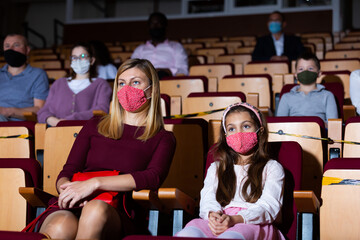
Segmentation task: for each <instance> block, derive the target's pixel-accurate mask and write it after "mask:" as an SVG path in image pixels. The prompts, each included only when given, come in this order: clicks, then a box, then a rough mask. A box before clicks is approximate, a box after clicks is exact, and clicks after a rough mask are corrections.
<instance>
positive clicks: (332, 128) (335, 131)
mask: <svg viewBox="0 0 360 240" xmlns="http://www.w3.org/2000/svg"><path fill="white" fill-rule="evenodd" d="M342 123H343V122H342V119H341V118H339V119H328V138H331V139H333V140H339V139H342ZM330 148H339V150H340V152H339V154H340V157H341V156H342V155H341V154H342V144H341V143H329V144H328V160H330Z"/></svg>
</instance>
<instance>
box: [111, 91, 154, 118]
mask: <svg viewBox="0 0 360 240" xmlns="http://www.w3.org/2000/svg"><path fill="white" fill-rule="evenodd" d="M150 87H151V85H150V86H148V87H147V88H145V89H144V90H142V89H139V88H134V87H130V86H127V85H126V86H124V87H122V88H121V89H120V90H119V91H118V92H117V97H118V99H119V103H120V104H121V106H122V107H123V108H124V109H125V110H126V111H128V112H135V111H136V110H138V109H139V108H141V107H142V106H143V105H144V104H145V103H146V101H147V100H148V99H147V98H146V96H145V91H146V90H147V89H149V88H150Z"/></svg>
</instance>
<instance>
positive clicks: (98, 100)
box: [38, 43, 112, 126]
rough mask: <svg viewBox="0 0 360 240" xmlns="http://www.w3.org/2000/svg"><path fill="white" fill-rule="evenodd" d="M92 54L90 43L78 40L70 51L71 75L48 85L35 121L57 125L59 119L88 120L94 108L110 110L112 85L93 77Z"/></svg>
mask: <svg viewBox="0 0 360 240" xmlns="http://www.w3.org/2000/svg"><path fill="white" fill-rule="evenodd" d="M95 61H96V60H95V57H94V56H93V53H92V50H91V48H90V45H89V44H86V43H79V44H76V45H75V46H74V47H73V48H72V52H71V74H70V75H71V76H70V77H69V78H60V79H58V80H56V81H55V82H54V83H53V85H52V86H51V88H50V93H49V96H48V98H47V99H46V103H45V106H44V107H43V108H42V109H41V110H40V111H39V112H38V121H39V122H41V123H47V124H49V125H50V126H56V125H57V124H58V122H59V121H61V120H62V119H65V120H88V119H90V118H91V117H92V116H93V110H102V111H104V112H106V113H108V112H109V104H110V98H111V91H112V90H111V87H110V85H109V84H108V83H107V82H106V80H104V79H102V78H96V75H97V74H96V67H95V64H94V62H95Z"/></svg>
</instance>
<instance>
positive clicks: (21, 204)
mask: <svg viewBox="0 0 360 240" xmlns="http://www.w3.org/2000/svg"><path fill="white" fill-rule="evenodd" d="M25 186H26V184H25V173H24V171H23V170H22V169H20V168H0V230H8V231H20V230H21V229H23V228H24V227H25V226H26V200H25V199H24V198H23V197H22V196H21V195H20V194H19V187H25Z"/></svg>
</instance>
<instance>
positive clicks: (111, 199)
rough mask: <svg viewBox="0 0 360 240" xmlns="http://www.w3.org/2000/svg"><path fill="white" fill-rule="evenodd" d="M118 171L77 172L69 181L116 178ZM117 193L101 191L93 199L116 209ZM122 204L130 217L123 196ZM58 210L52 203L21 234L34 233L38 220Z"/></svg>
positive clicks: (56, 203) (56, 205)
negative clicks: (53, 210) (51, 211)
mask: <svg viewBox="0 0 360 240" xmlns="http://www.w3.org/2000/svg"><path fill="white" fill-rule="evenodd" d="M119 173H120V171H116V170H113V171H98V172H83V173H82V172H78V173H75V174H74V175H73V177H72V179H71V181H72V182H75V181H85V180H88V179H90V178H94V177H107V176H117V175H119ZM118 194H119V193H118V192H111V191H103V192H101V193H100V194H99V195H97V196H96V197H95V198H93V199H97V200H102V201H104V202H106V203H108V204H110V205H111V206H113V207H115V208H116V207H117V204H118V199H117V198H116V196H117V195H118ZM123 204H124V210H125V212H126V214H127V215H128V216H129V218H131V217H130V215H129V213H128V212H127V210H126V208H125V195H124V198H123ZM54 208H55V209H58V208H59V206H58V201H56V202H55V203H53V204H52V205H50V206H49V207H48V208H47V209H46V210H45V211H44V212H43V213H42V214H40V215H39V216H38V217H37V218H35V219H34V220H33V221H32V222H31V223H29V224H28V225H27V226H26V227H25V228H24V229H23V230H22V231H21V232H34V229H35V226H36V224H37V223H38V221H39V219H40V218H41V217H42V216H43V215H44V214H45V213H47V212H49V211H50V210H52V209H54Z"/></svg>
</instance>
